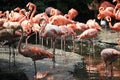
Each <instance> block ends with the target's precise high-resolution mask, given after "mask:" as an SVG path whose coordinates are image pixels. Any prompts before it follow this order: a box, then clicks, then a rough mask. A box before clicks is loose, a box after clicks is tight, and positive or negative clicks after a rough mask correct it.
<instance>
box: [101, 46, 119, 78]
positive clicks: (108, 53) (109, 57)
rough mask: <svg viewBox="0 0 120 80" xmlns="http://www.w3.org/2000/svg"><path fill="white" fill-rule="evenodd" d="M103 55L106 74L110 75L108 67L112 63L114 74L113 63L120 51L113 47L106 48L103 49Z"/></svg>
mask: <svg viewBox="0 0 120 80" xmlns="http://www.w3.org/2000/svg"><path fill="white" fill-rule="evenodd" d="M100 54H101V57H102V60H103V62H104V63H105V75H106V77H107V76H108V71H107V68H108V66H109V65H111V76H112V75H113V67H112V63H113V62H114V61H116V60H117V57H118V56H120V52H119V51H118V50H116V49H113V48H105V49H103V50H102V51H101V53H100Z"/></svg>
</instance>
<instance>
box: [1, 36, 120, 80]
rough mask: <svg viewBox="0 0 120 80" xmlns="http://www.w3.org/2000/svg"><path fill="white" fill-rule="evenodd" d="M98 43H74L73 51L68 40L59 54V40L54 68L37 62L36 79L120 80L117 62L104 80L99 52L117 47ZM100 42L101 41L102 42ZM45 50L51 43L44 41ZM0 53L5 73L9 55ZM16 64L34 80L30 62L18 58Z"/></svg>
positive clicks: (30, 79)
mask: <svg viewBox="0 0 120 80" xmlns="http://www.w3.org/2000/svg"><path fill="white" fill-rule="evenodd" d="M100 36H101V35H100ZM110 36H111V34H110ZM107 38H110V37H107ZM105 39H106V38H105ZM113 39H114V38H113ZM98 40H99V39H96V40H94V46H92V44H91V42H89V41H87V40H82V43H81V42H80V41H74V44H75V46H74V47H75V48H74V50H73V41H71V40H69V39H67V40H66V44H65V47H64V45H62V50H61V45H60V44H61V40H60V39H58V40H57V42H56V53H57V54H56V55H57V56H56V61H57V63H56V68H55V69H54V68H51V67H52V64H53V63H52V60H49V59H45V60H41V61H38V62H37V69H38V76H39V77H42V76H44V75H43V74H45V73H47V75H46V76H45V77H44V78H42V79H41V80H120V67H119V66H120V58H119V59H118V60H117V61H115V62H114V63H113V75H112V76H111V74H110V72H109V74H108V77H106V76H105V75H104V70H105V68H104V64H103V62H102V59H101V56H100V52H101V50H102V49H104V48H107V47H111V48H117V47H116V45H113V44H112V45H111V44H106V43H101V42H99V41H98ZM102 40H103V41H104V39H102ZM109 41H110V43H111V42H112V40H109ZM113 41H115V40H113ZM30 42H31V41H30ZM33 43H34V42H33ZM90 44H91V46H90ZM44 46H47V47H45V49H47V50H49V49H50V47H51V44H50V40H49V44H48V45H46V41H45V40H44ZM48 46H49V47H48ZM58 49H59V50H58ZM117 49H118V48H117ZM119 49H120V48H119ZM50 51H52V49H50ZM3 52H5V53H6V52H7V49H4V50H3ZM3 52H2V50H1V53H2V54H1V56H0V59H1V60H0V61H1V63H0V64H1V65H2V66H3V67H2V66H0V68H2V69H5V68H6V69H8V54H4V53H3ZM16 52H17V51H16ZM61 53H62V54H61ZM76 53H77V54H76ZM81 56H82V57H81ZM4 60H5V61H4ZM16 64H17V69H18V70H20V71H21V70H22V71H23V72H24V73H25V74H26V75H27V77H28V78H29V80H33V78H34V68H33V62H32V60H31V59H29V58H25V57H23V56H22V55H20V54H19V55H16ZM109 70H110V67H109Z"/></svg>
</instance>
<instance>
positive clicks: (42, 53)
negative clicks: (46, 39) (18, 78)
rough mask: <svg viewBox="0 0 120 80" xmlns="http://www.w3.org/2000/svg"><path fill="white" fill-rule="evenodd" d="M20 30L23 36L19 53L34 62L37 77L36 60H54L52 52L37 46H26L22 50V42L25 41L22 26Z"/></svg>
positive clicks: (19, 44)
mask: <svg viewBox="0 0 120 80" xmlns="http://www.w3.org/2000/svg"><path fill="white" fill-rule="evenodd" d="M18 28H20V29H21V30H22V35H21V38H20V40H19V43H18V52H19V53H20V54H21V55H23V56H24V57H29V58H31V59H32V61H33V62H34V69H35V75H36V73H37V69H36V60H42V59H44V58H53V54H52V53H51V52H48V51H47V50H45V49H44V48H41V47H37V46H35V45H32V46H28V45H25V47H24V49H22V41H23V39H24V33H23V29H22V27H21V26H18ZM28 37H29V36H28Z"/></svg>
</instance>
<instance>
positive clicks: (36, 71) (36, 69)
mask: <svg viewBox="0 0 120 80" xmlns="http://www.w3.org/2000/svg"><path fill="white" fill-rule="evenodd" d="M33 62H34V69H35V75H36V74H37V68H36V61H33Z"/></svg>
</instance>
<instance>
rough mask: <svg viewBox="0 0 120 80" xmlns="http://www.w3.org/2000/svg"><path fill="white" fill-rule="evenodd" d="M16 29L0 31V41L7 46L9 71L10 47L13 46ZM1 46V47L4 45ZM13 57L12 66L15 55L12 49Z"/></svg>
mask: <svg viewBox="0 0 120 80" xmlns="http://www.w3.org/2000/svg"><path fill="white" fill-rule="evenodd" d="M16 30H17V28H16V29H12V28H11V29H2V30H0V41H6V40H7V44H8V46H9V69H10V62H11V47H12V46H13V45H14V42H13V40H14V38H15V31H16ZM4 44H5V43H4ZM4 44H3V45H4ZM13 57H14V65H15V53H14V49H13Z"/></svg>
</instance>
